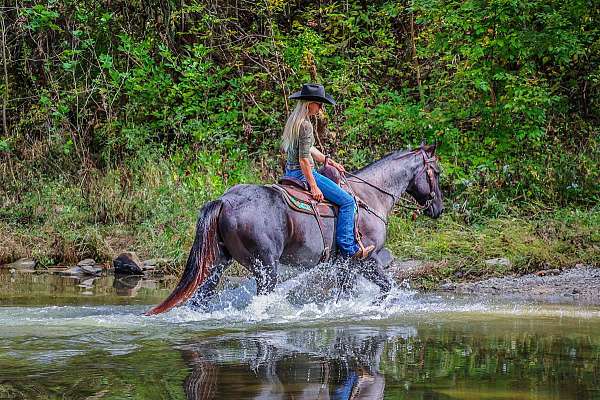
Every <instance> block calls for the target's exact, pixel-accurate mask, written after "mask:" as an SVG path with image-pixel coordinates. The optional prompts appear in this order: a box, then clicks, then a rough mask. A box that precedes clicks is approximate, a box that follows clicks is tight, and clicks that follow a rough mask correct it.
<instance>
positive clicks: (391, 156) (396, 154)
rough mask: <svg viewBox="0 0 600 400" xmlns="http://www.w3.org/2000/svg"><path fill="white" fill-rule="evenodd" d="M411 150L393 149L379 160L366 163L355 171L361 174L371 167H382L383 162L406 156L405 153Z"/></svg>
mask: <svg viewBox="0 0 600 400" xmlns="http://www.w3.org/2000/svg"><path fill="white" fill-rule="evenodd" d="M411 151H412V150H411V149H407V150H396V151H393V152H391V153H388V154H386V155H385V156H383V157H382V158H380V159H379V160H376V161H373V162H372V163H371V164H368V165H365V166H364V167H362V168H361V169H359V170H357V171H356V172H355V173H356V174H360V173H362V172H369V171H370V170H371V169H377V168H379V167H381V165H382V164H387V163H389V162H390V161H392V160H395V159H397V158H400V157H402V156H404V155H405V154H408V153H410V152H411Z"/></svg>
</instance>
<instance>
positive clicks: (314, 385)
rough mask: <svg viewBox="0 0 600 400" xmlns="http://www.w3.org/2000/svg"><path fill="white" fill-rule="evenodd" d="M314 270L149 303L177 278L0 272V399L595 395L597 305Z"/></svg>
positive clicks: (599, 336)
mask: <svg viewBox="0 0 600 400" xmlns="http://www.w3.org/2000/svg"><path fill="white" fill-rule="evenodd" d="M319 274H324V272H322V271H321V272H309V273H304V274H301V275H300V276H298V277H296V278H292V279H289V280H287V281H286V282H283V283H282V284H280V285H278V287H277V290H276V293H275V294H272V295H270V296H259V297H257V296H253V295H252V293H253V290H254V286H253V282H252V281H251V280H249V279H245V278H237V279H233V278H232V279H230V280H228V282H227V283H226V284H225V285H224V287H223V288H222V289H221V291H220V292H219V295H218V296H216V297H215V298H214V299H213V300H212V301H211V303H210V304H209V305H208V307H207V310H205V311H194V310H191V309H188V308H185V307H181V308H177V309H174V310H171V311H170V312H168V313H166V314H162V315H158V316H153V317H146V316H143V312H144V311H145V310H147V309H148V308H149V305H151V304H156V303H158V302H159V301H160V300H161V299H163V298H164V297H166V295H167V294H168V293H169V292H170V288H171V286H172V284H173V283H174V282H173V281H166V282H160V281H153V280H138V279H131V278H130V279H125V280H116V281H115V278H114V277H112V276H108V277H100V278H88V279H74V278H70V277H69V278H68V277H61V276H57V275H54V274H39V275H38V274H26V273H17V274H10V273H5V272H3V273H0V399H349V398H352V399H600V307H597V306H577V305H573V304H546V303H533V302H517V301H506V300H503V301H501V302H500V301H494V300H491V299H488V300H485V299H484V300H481V299H473V298H469V297H456V296H452V295H443V294H435V293H430V294H419V293H417V292H415V291H412V290H410V289H409V288H395V289H394V290H393V293H392V295H391V296H390V297H389V298H387V299H386V300H384V301H383V302H374V299H376V297H377V292H376V290H375V288H374V287H372V286H370V284H368V283H367V282H366V281H359V282H358V285H357V290H356V292H355V293H354V294H353V296H351V297H347V298H341V299H337V296H336V295H335V290H333V289H332V287H330V285H328V284H327V282H328V281H327V279H322V276H319ZM321 281H322V282H325V284H323V285H319V284H316V283H317V282H321Z"/></svg>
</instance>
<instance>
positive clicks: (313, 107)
mask: <svg viewBox="0 0 600 400" xmlns="http://www.w3.org/2000/svg"><path fill="white" fill-rule="evenodd" d="M321 108H323V104H321V103H318V102H316V101H311V102H310V103H308V115H317V114H318V113H319V111H321Z"/></svg>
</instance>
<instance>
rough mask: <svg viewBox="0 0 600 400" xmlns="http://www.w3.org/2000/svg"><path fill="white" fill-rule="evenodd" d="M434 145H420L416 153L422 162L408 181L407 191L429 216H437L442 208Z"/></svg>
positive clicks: (438, 170) (438, 168)
mask: <svg viewBox="0 0 600 400" xmlns="http://www.w3.org/2000/svg"><path fill="white" fill-rule="evenodd" d="M435 147H436V145H431V146H424V145H422V146H421V148H420V149H419V150H417V154H418V155H419V156H420V157H421V158H422V160H423V161H422V163H421V165H420V166H419V167H417V168H416V170H415V174H414V177H413V179H412V180H411V181H410V183H409V185H408V188H407V189H406V191H407V193H408V194H410V195H411V196H412V197H414V198H415V200H416V201H417V203H419V205H421V206H423V207H426V208H425V210H424V213H425V214H426V215H428V216H430V217H431V218H437V217H439V216H440V214H441V213H442V211H443V210H444V202H443V198H442V192H441V190H440V184H439V178H440V167H439V165H438V158H437V156H436V155H435Z"/></svg>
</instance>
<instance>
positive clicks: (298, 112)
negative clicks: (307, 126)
mask: <svg viewBox="0 0 600 400" xmlns="http://www.w3.org/2000/svg"><path fill="white" fill-rule="evenodd" d="M309 103H310V101H304V100H299V101H298V103H297V104H296V107H295V108H294V110H293V111H292V112H291V113H290V116H289V117H288V119H287V122H286V123H285V128H283V135H282V136H281V150H282V151H283V152H284V153H285V152H287V150H288V148H289V147H290V145H291V144H292V143H294V142H295V141H296V140H297V139H298V134H299V132H300V125H302V122H304V120H306V117H307V116H308V104H309Z"/></svg>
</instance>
